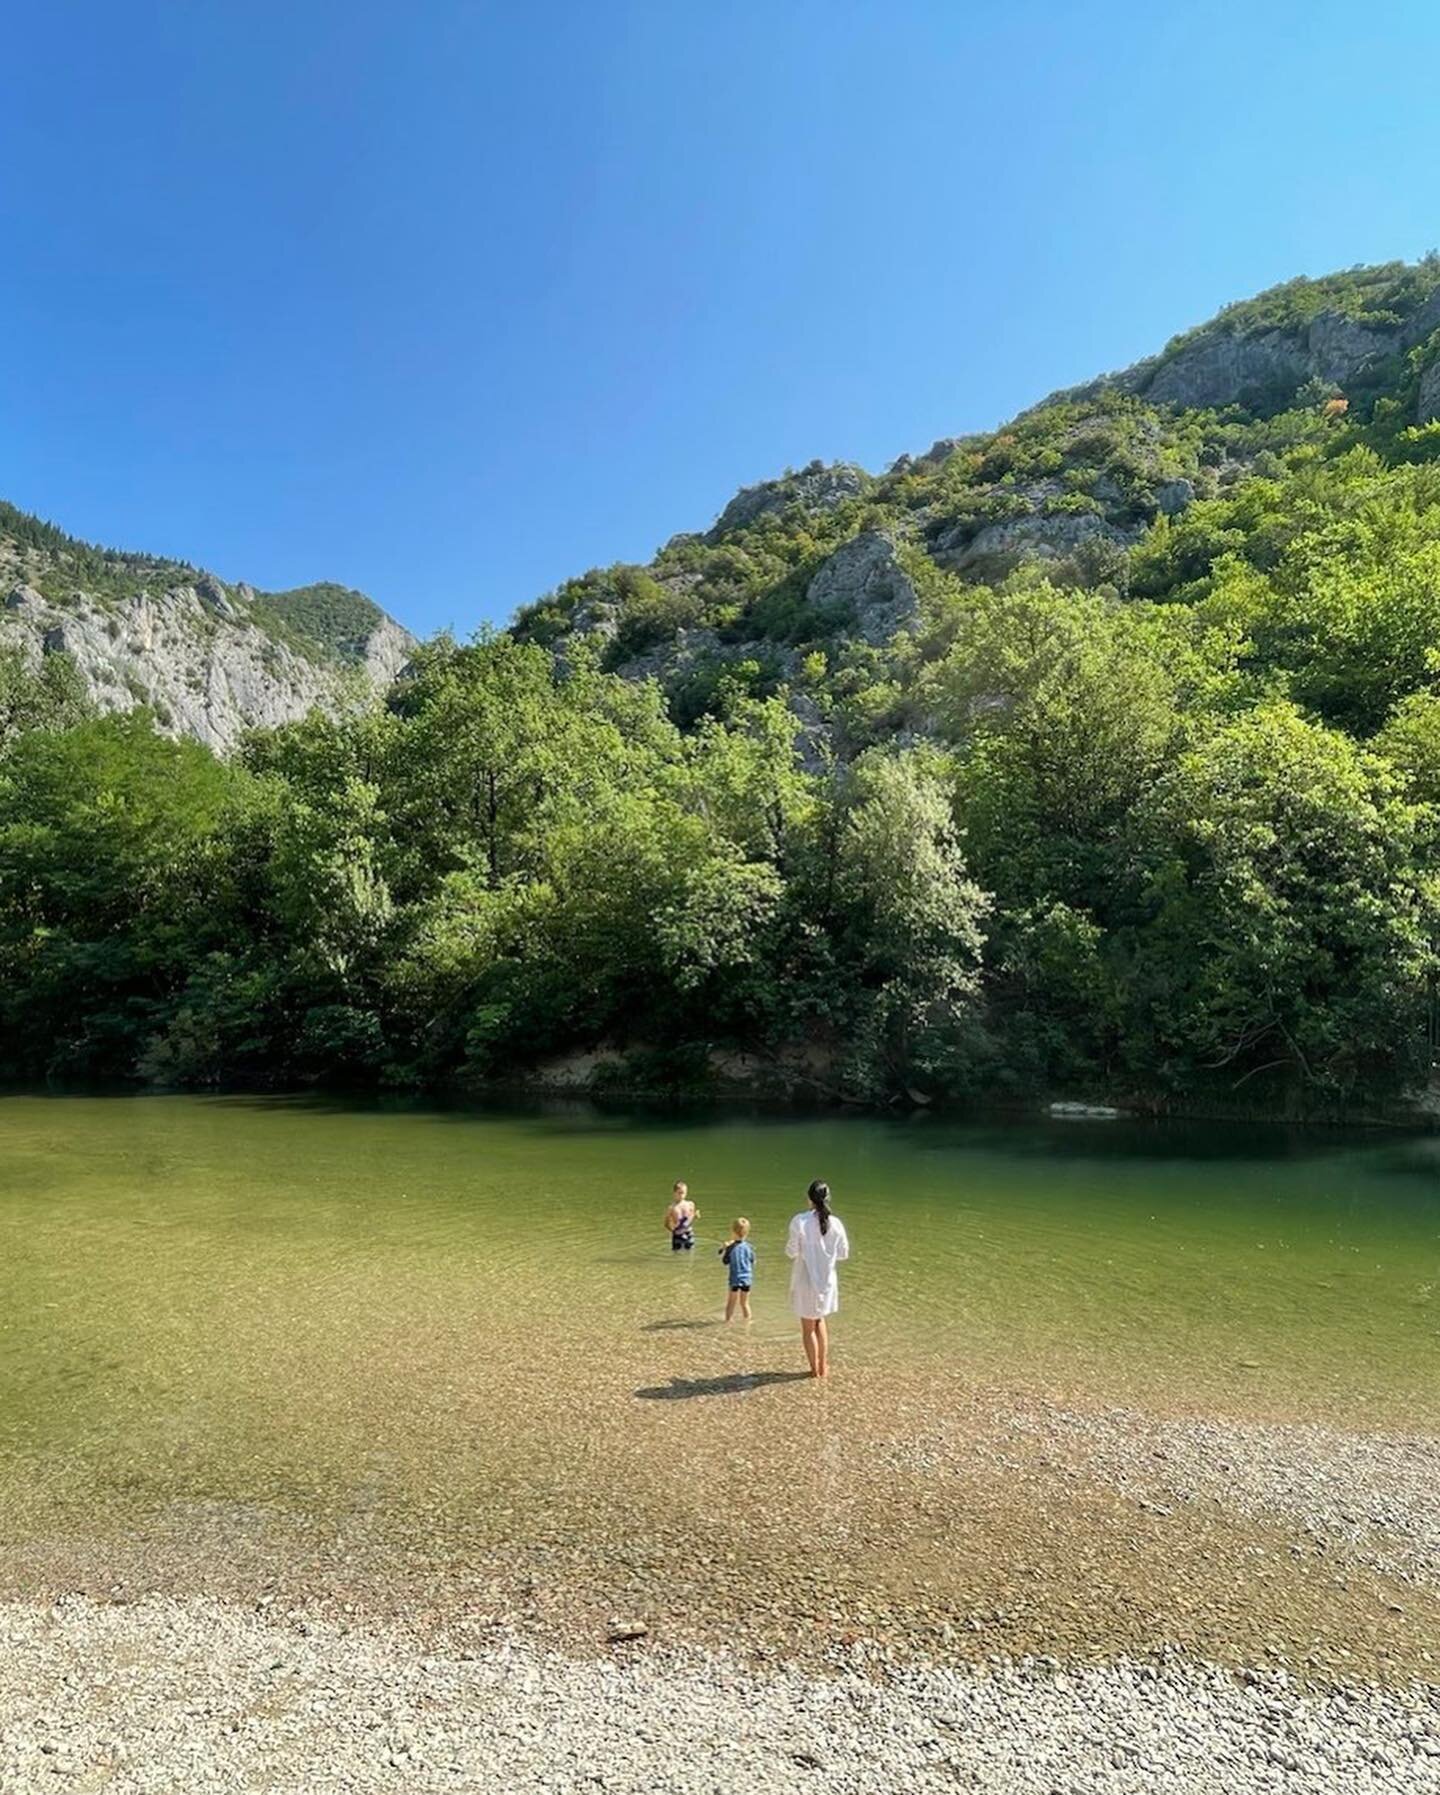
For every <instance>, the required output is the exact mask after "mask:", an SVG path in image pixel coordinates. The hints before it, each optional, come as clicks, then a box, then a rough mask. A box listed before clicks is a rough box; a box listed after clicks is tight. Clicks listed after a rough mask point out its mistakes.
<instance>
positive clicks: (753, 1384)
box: [635, 1371, 810, 1402]
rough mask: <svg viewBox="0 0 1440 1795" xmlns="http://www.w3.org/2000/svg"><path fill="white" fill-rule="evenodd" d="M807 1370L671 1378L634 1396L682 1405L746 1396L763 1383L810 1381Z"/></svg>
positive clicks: (650, 1400) (639, 1391) (651, 1400)
mask: <svg viewBox="0 0 1440 1795" xmlns="http://www.w3.org/2000/svg"><path fill="white" fill-rule="evenodd" d="M809 1376H810V1373H809V1372H808V1371H732V1372H730V1373H728V1374H727V1375H726V1376H725V1377H672V1378H671V1379H670V1382H669V1383H668V1384H652V1385H651V1386H650V1387H649V1388H648V1389H645V1390H637V1391H636V1392H635V1394H636V1395H637V1396H639V1397H643V1398H644V1400H645V1401H646V1402H681V1401H683V1400H684V1399H685V1398H686V1397H689V1396H744V1395H745V1394H746V1393H747V1392H748V1391H750V1390H758V1389H759V1388H760V1386H761V1385H762V1384H794V1383H800V1382H803V1381H806V1380H808V1379H809Z"/></svg>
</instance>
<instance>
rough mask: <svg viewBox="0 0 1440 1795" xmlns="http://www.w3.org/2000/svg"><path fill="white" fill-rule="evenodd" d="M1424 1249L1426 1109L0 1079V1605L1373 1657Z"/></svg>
mask: <svg viewBox="0 0 1440 1795" xmlns="http://www.w3.org/2000/svg"><path fill="white" fill-rule="evenodd" d="M817 1176H821V1177H826V1178H828V1179H829V1180H830V1182H831V1184H832V1186H833V1189H834V1194H835V1204H836V1208H837V1211H838V1212H839V1213H840V1214H841V1215H842V1216H843V1217H844V1219H845V1221H846V1223H847V1225H848V1227H849V1229H850V1232H851V1237H852V1241H853V1246H854V1258H853V1260H852V1261H851V1263H850V1264H849V1265H848V1266H847V1267H845V1275H844V1277H843V1286H842V1287H843V1303H842V1311H841V1314H840V1316H839V1318H838V1319H837V1321H836V1323H835V1325H834V1329H833V1342H834V1345H833V1351H834V1359H835V1375H834V1377H833V1379H832V1380H831V1383H830V1385H829V1386H828V1387H818V1386H815V1385H812V1384H811V1383H809V1382H807V1381H804V1380H802V1379H800V1378H799V1377H798V1376H797V1375H796V1374H797V1373H798V1372H799V1371H800V1370H801V1369H803V1358H802V1355H801V1353H800V1347H799V1341H798V1330H797V1328H796V1326H795V1325H794V1324H793V1323H792V1321H791V1319H790V1316H789V1313H788V1308H787V1305H786V1295H785V1292H786V1276H785V1273H786V1267H785V1264H784V1261H783V1251H782V1249H783V1242H784V1227H785V1222H786V1220H787V1218H788V1217H789V1215H790V1214H791V1213H793V1212H794V1210H795V1209H797V1208H798V1207H800V1205H801V1203H802V1201H803V1194H804V1190H805V1186H806V1184H807V1183H808V1181H809V1180H810V1179H811V1178H813V1177H817ZM677 1177H683V1178H686V1179H687V1180H688V1181H689V1183H690V1186H691V1191H692V1194H693V1195H694V1197H695V1198H696V1200H697V1202H698V1203H699V1205H700V1209H701V1221H700V1225H699V1230H698V1233H699V1244H698V1246H697V1249H696V1251H695V1252H694V1253H693V1254H692V1255H684V1256H682V1255H672V1254H671V1253H670V1252H669V1251H668V1249H667V1243H666V1239H665V1236H664V1233H663V1229H662V1226H661V1216H662V1213H663V1210H664V1207H665V1203H666V1201H667V1196H668V1191H669V1187H670V1184H671V1182H672V1181H673V1180H674V1179H675V1178H677ZM736 1214H744V1215H747V1216H748V1217H749V1218H750V1219H751V1222H752V1239H753V1240H754V1241H755V1244H756V1247H757V1251H758V1267H757V1282H756V1290H755V1301H754V1307H755V1321H754V1324H753V1326H751V1327H750V1328H749V1329H748V1330H747V1329H742V1328H740V1327H738V1326H737V1327H732V1328H729V1329H726V1328H723V1327H721V1326H720V1325H718V1317H719V1315H720V1312H721V1310H722V1308H723V1302H724V1274H723V1271H722V1269H721V1267H720V1264H719V1261H718V1259H717V1257H716V1248H717V1246H718V1244H719V1242H720V1240H721V1239H722V1238H723V1236H724V1233H725V1231H726V1228H727V1226H728V1223H729V1221H730V1219H731V1218H732V1217H733V1216H734V1215H736ZM1437 1282H1440V1140H1436V1139H1434V1138H1432V1137H1421V1136H1416V1137H1408V1136H1364V1137H1360V1136H1346V1135H1341V1134H1331V1133H1322V1132H1316V1133H1311V1134H1304V1135H1298V1134H1288V1133H1285V1132H1283V1131H1279V1130H1242V1129H1236V1128H1225V1127H1219V1126H1214V1125H1205V1126H1203V1127H1202V1126H1193V1125H1181V1124H1167V1125H1158V1124H1129V1123H1121V1124H1079V1123H1076V1124H1064V1123H1054V1124H1043V1125H1042V1124H1037V1125H1034V1126H1028V1125H1013V1124H1012V1125H1005V1126H982V1125H975V1124H959V1123H955V1122H951V1121H946V1120H942V1119H939V1118H934V1117H923V1116H922V1117H913V1118H907V1119H904V1120H878V1119H860V1118H824V1119H796V1118H794V1117H786V1118H757V1117H739V1116H734V1115H725V1116H708V1117H699V1118H688V1119H686V1118H668V1119H657V1118H656V1117H655V1116H653V1115H644V1114H638V1113H625V1112H618V1111H617V1112H613V1113H602V1112H599V1111H596V1110H592V1109H589V1108H585V1107H579V1106H577V1107H572V1108H568V1109H554V1110H549V1111H543V1112H542V1111H535V1112H525V1113H496V1112H487V1113H476V1112H472V1111H464V1110H437V1109H423V1108H410V1107H404V1106H393V1107H386V1106H380V1105H368V1106H367V1105H359V1104H357V1105H347V1104H343V1103H336V1102H328V1101H322V1100H302V1099H294V1100H259V1099H247V1098H219V1099H205V1098H168V1097H144V1098H127V1099H119V1098H116V1099H104V1098H93V1099H92V1098H75V1097H64V1098H58V1097H57V1098H44V1097H9V1098H5V1099H3V1100H0V1318H3V1332H0V1372H3V1376H0V1443H3V1447H4V1451H3V1456H0V1533H3V1538H4V1540H5V1541H6V1545H5V1547H4V1548H3V1550H0V1591H3V1592H4V1593H8V1594H10V1595H13V1596H19V1597H24V1598H29V1597H32V1596H36V1595H47V1594H52V1593H55V1592H57V1591H60V1590H65V1589H85V1590H88V1591H90V1592H91V1593H94V1594H99V1595H106V1594H110V1593H115V1592H118V1593H122V1594H127V1595H129V1594H138V1593H145V1592H149V1591H161V1592H164V1593H170V1594H182V1595H183V1594H210V1595H218V1596H221V1597H231V1596H234V1595H236V1594H239V1595H242V1596H244V1597H246V1598H247V1599H249V1598H252V1597H253V1598H255V1599H267V1598H268V1596H269V1595H273V1594H275V1593H277V1592H278V1594H279V1595H280V1596H282V1597H284V1598H285V1599H287V1600H289V1599H294V1600H311V1599H313V1600H315V1601H319V1602H324V1603H328V1604H330V1605H331V1606H332V1607H335V1608H336V1609H337V1611H338V1610H343V1608H344V1606H345V1605H346V1604H349V1606H350V1607H351V1608H352V1609H363V1610H366V1611H369V1610H371V1609H375V1610H384V1611H385V1612H388V1613H393V1614H403V1615H405V1616H408V1617H412V1618H413V1617H415V1616H422V1617H425V1618H426V1619H427V1620H433V1621H434V1623H435V1624H436V1625H443V1626H446V1627H450V1628H460V1629H462V1630H463V1629H465V1628H469V1629H471V1630H472V1631H476V1632H483V1631H484V1630H485V1629H486V1628H493V1627H497V1626H502V1625H504V1626H509V1625H512V1624H517V1623H519V1624H524V1625H526V1626H533V1627H534V1629H535V1630H536V1631H537V1632H539V1633H542V1634H548V1635H549V1636H551V1637H559V1638H561V1639H569V1640H576V1639H578V1640H582V1641H585V1640H594V1641H603V1639H604V1637H605V1634H606V1630H607V1627H608V1624H609V1621H610V1619H611V1618H612V1617H614V1616H616V1615H620V1616H624V1617H638V1618H639V1619H641V1620H643V1621H644V1622H645V1624H647V1625H648V1626H650V1627H651V1628H652V1630H653V1631H654V1632H656V1633H660V1634H666V1635H669V1636H671V1637H675V1638H684V1637H691V1636H693V1637H695V1638H697V1639H700V1640H702V1641H706V1642H715V1641H720V1642H724V1643H734V1642H736V1641H737V1640H740V1641H743V1642H748V1643H752V1644H754V1645H755V1647H756V1649H758V1650H761V1651H771V1650H785V1651H790V1650H795V1651H799V1652H802V1653H804V1652H811V1653H812V1654H818V1655H820V1656H822V1657H823V1656H825V1655H826V1654H833V1653H834V1652H836V1651H853V1650H860V1651H861V1652H862V1653H863V1651H864V1650H865V1649H870V1647H873V1649H875V1650H879V1651H890V1650H904V1649H910V1648H912V1647H915V1646H916V1645H917V1643H918V1645H919V1646H920V1647H923V1649H925V1650H926V1651H929V1652H931V1653H939V1654H942V1655H943V1654H951V1655H963V1654H971V1655H978V1654H980V1653H981V1652H983V1651H988V1650H994V1649H1005V1650H1022V1649H1035V1650H1043V1651H1050V1650H1057V1651H1062V1652H1079V1653H1083V1654H1089V1655H1091V1656H1103V1655H1104V1654H1105V1653H1107V1652H1110V1651H1112V1650H1130V1651H1145V1650H1150V1649H1153V1648H1155V1647H1156V1646H1157V1645H1160V1644H1163V1643H1165V1642H1176V1643H1179V1644H1180V1645H1182V1646H1185V1647H1186V1648H1189V1649H1193V1650H1195V1651H1197V1652H1203V1653H1205V1654H1207V1655H1208V1656H1211V1657H1215V1658H1218V1659H1219V1660H1220V1661H1222V1662H1226V1661H1235V1662H1239V1661H1241V1660H1242V1659H1246V1658H1248V1657H1253V1656H1255V1655H1256V1654H1257V1653H1266V1652H1268V1653H1269V1654H1270V1655H1271V1657H1272V1658H1274V1657H1280V1656H1283V1657H1285V1658H1287V1659H1288V1658H1290V1657H1292V1656H1293V1657H1296V1658H1299V1659H1302V1660H1303V1659H1305V1658H1309V1659H1311V1660H1313V1662H1314V1663H1315V1664H1317V1665H1322V1666H1335V1665H1342V1666H1345V1667H1350V1668H1354V1669H1356V1670H1359V1671H1363V1672H1364V1673H1365V1674H1372V1673H1373V1674H1379V1675H1387V1676H1388V1675H1392V1674H1393V1675H1397V1676H1400V1675H1411V1674H1421V1675H1424V1674H1426V1668H1425V1667H1426V1665H1427V1664H1429V1663H1430V1662H1431V1659H1430V1657H1429V1654H1430V1653H1431V1652H1432V1649H1433V1651H1434V1652H1435V1653H1440V1602H1437V1598H1436V1589H1437V1587H1440V1581H1437V1578H1436V1575H1435V1569H1436V1564H1437V1563H1440V1545H1437V1544H1436V1542H1437V1541H1440V1521H1437V1519H1436V1517H1435V1515H1434V1513H1433V1506H1434V1497H1433V1486H1434V1477H1435V1471H1436V1469H1437V1467H1440V1460H1437V1459H1436V1458H1435V1456H1434V1452H1435V1440H1436V1436H1437V1435H1440V1377H1437V1373H1440V1297H1437V1294H1436V1285H1437ZM1332 1461H1333V1465H1334V1466H1338V1467H1339V1468H1338V1469H1336V1470H1335V1471H1334V1477H1333V1478H1332V1477H1331V1472H1330V1470H1329V1469H1327V1467H1329V1466H1331V1465H1332ZM1335 1478H1338V1479H1339V1482H1335V1481H1334V1479H1335ZM1327 1479H1329V1480H1330V1481H1329V1482H1327ZM1332 1484H1333V1488H1332ZM1427 1491H1428V1492H1430V1494H1429V1495H1427ZM1332 1496H1333V1497H1334V1501H1333V1502H1331V1497H1332ZM1427 1502H1428V1503H1429V1506H1427ZM1327 1504H1329V1505H1330V1507H1331V1508H1333V1509H1334V1513H1333V1514H1331V1513H1330V1512H1329V1509H1328V1508H1327ZM1432 1525H1433V1528H1434V1535H1435V1538H1434V1539H1433V1540H1432V1539H1431V1538H1430V1535H1429V1532H1428V1531H1427V1530H1429V1529H1431V1528H1432ZM866 1642H870V1647H867V1644H866Z"/></svg>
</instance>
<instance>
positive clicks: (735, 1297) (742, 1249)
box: [720, 1215, 755, 1321]
mask: <svg viewBox="0 0 1440 1795" xmlns="http://www.w3.org/2000/svg"><path fill="white" fill-rule="evenodd" d="M749 1236H750V1224H749V1222H748V1221H747V1220H746V1219H745V1217H744V1216H743V1215H737V1216H736V1218H735V1221H734V1224H733V1225H732V1227H731V1229H730V1238H729V1240H728V1241H727V1242H726V1243H725V1245H724V1246H723V1247H721V1249H720V1257H721V1258H722V1259H723V1260H724V1261H725V1265H726V1268H727V1269H728V1271H729V1273H730V1294H729V1296H728V1297H726V1299H725V1319H726V1321H731V1320H733V1319H734V1315H735V1311H736V1309H737V1308H738V1309H739V1311H740V1315H741V1319H742V1320H744V1321H749V1320H750V1286H751V1284H752V1283H753V1282H754V1280H755V1249H754V1247H752V1246H751V1244H750V1238H749Z"/></svg>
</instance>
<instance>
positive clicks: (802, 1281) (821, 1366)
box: [785, 1178, 850, 1377]
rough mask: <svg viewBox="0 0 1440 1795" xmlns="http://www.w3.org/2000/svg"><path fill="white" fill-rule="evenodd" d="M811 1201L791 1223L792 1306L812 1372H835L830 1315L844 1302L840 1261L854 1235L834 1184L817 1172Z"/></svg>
mask: <svg viewBox="0 0 1440 1795" xmlns="http://www.w3.org/2000/svg"><path fill="white" fill-rule="evenodd" d="M807 1195H808V1196H809V1199H810V1207H809V1208H808V1209H802V1210H801V1212H800V1214H799V1215H797V1216H796V1217H795V1218H794V1219H793V1220H792V1221H791V1223H790V1238H789V1239H788V1240H787V1241H786V1243H785V1256H786V1258H787V1259H792V1260H793V1261H794V1268H793V1270H792V1271H791V1273H790V1307H791V1308H792V1309H793V1310H794V1311H795V1313H796V1314H797V1315H798V1316H799V1317H800V1338H801V1339H802V1340H803V1341H804V1342H805V1357H806V1358H807V1359H808V1360H809V1362H810V1375H811V1377H828V1376H829V1375H830V1336H829V1332H828V1330H827V1328H826V1325H825V1318H826V1316H827V1315H833V1314H834V1313H835V1311H836V1310H837V1309H838V1308H839V1307H840V1279H839V1277H838V1276H837V1274H836V1271H835V1267H836V1266H837V1265H838V1264H839V1263H840V1261H841V1260H842V1259H848V1258H849V1257H850V1237H849V1235H848V1234H846V1232H845V1224H844V1223H843V1222H842V1221H841V1220H840V1217H839V1216H838V1215H832V1214H831V1213H830V1186H829V1185H828V1184H826V1183H825V1182H824V1180H823V1179H820V1178H817V1179H816V1180H815V1182H814V1183H813V1184H812V1185H811V1186H810V1189H809V1191H808V1193H807Z"/></svg>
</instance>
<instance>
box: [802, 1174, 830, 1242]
mask: <svg viewBox="0 0 1440 1795" xmlns="http://www.w3.org/2000/svg"><path fill="white" fill-rule="evenodd" d="M806 1194H807V1195H808V1196H809V1198H810V1201H811V1202H812V1203H813V1204H814V1206H815V1213H816V1215H818V1216H819V1217H820V1232H821V1233H822V1234H828V1233H829V1232H830V1186H829V1185H828V1184H827V1183H826V1182H825V1180H824V1179H823V1178H817V1179H816V1180H815V1182H814V1183H813V1184H812V1185H811V1186H810V1189H809V1191H808V1192H807V1193H806Z"/></svg>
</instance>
